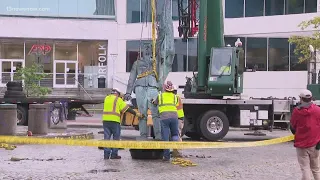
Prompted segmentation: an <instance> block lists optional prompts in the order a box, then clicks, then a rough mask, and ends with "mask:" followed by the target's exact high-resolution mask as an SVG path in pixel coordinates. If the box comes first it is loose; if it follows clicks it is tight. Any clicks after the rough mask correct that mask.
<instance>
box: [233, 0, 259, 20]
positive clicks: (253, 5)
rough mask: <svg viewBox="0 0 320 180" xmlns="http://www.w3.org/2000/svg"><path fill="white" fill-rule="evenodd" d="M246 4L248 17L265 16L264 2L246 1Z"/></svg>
mask: <svg viewBox="0 0 320 180" xmlns="http://www.w3.org/2000/svg"><path fill="white" fill-rule="evenodd" d="M245 2H246V8H245V10H246V14H245V16H246V17H255V16H263V8H264V0H246V1H245ZM238 8H240V6H239V7H238Z"/></svg>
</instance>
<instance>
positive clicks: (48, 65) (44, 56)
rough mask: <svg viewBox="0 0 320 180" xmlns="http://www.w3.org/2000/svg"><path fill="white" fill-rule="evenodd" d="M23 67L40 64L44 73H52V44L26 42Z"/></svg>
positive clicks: (50, 42)
mask: <svg viewBox="0 0 320 180" xmlns="http://www.w3.org/2000/svg"><path fill="white" fill-rule="evenodd" d="M25 53H26V54H25V56H26V59H25V66H26V67H31V66H32V64H34V63H37V64H41V65H42V67H43V70H44V72H45V73H53V68H52V67H53V42H52V41H26V51H25Z"/></svg>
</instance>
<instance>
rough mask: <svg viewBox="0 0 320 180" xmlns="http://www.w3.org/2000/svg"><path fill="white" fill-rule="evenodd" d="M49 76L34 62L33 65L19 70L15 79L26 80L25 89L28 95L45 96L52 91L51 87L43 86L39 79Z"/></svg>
mask: <svg viewBox="0 0 320 180" xmlns="http://www.w3.org/2000/svg"><path fill="white" fill-rule="evenodd" d="M45 77H47V75H46V74H44V72H43V68H42V67H41V66H40V65H38V64H36V63H34V64H33V65H32V66H31V67H24V68H20V69H19V70H17V72H16V73H15V79H18V80H23V81H24V90H25V92H26V94H27V96H28V97H29V96H36V97H39V96H40V97H43V96H45V95H47V94H49V93H51V89H50V88H47V87H41V86H40V85H39V81H40V80H42V79H43V78H45Z"/></svg>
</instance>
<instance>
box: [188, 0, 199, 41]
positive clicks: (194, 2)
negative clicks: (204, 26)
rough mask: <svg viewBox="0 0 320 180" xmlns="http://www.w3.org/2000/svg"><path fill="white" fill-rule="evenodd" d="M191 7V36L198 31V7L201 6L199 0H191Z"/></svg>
mask: <svg viewBox="0 0 320 180" xmlns="http://www.w3.org/2000/svg"><path fill="white" fill-rule="evenodd" d="M189 5H190V6H189V8H190V9H191V15H190V16H191V18H190V21H191V27H190V29H191V32H190V33H191V34H190V36H191V37H193V36H194V35H195V34H196V33H197V32H198V30H199V29H198V19H197V9H198V8H199V5H198V3H197V0H189Z"/></svg>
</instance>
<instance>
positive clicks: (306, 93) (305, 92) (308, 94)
mask: <svg viewBox="0 0 320 180" xmlns="http://www.w3.org/2000/svg"><path fill="white" fill-rule="evenodd" d="M299 97H301V98H312V93H311V91H309V90H308V89H304V90H302V91H301V92H300V95H299Z"/></svg>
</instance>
